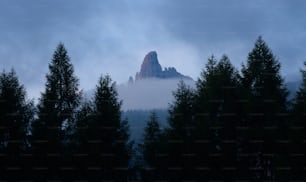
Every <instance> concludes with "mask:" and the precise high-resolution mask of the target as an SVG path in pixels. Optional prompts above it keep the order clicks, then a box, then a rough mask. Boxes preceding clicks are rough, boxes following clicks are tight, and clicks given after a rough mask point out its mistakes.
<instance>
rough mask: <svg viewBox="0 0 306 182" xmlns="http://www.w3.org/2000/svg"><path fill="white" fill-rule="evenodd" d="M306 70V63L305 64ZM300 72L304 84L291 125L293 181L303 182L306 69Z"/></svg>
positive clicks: (297, 95) (295, 104) (299, 93)
mask: <svg viewBox="0 0 306 182" xmlns="http://www.w3.org/2000/svg"><path fill="white" fill-rule="evenodd" d="M304 66H305V68H306V62H304ZM305 68H304V69H303V70H300V71H301V73H302V84H301V86H300V88H299V90H298V91H297V92H296V94H295V97H294V99H293V107H292V111H291V112H292V116H293V117H292V121H291V123H290V128H289V129H290V141H291V142H292V145H291V146H290V148H291V154H292V157H291V161H290V167H291V168H292V169H291V173H290V174H291V178H290V179H291V180H303V179H304V178H305V162H304V153H305V152H304V150H303V147H301V146H303V145H304V146H305V140H306V138H305V136H306V135H305V128H306V122H305V121H306V69H305Z"/></svg>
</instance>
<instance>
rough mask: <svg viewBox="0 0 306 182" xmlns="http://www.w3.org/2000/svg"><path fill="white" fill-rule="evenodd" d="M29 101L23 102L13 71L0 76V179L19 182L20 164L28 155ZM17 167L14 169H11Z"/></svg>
mask: <svg viewBox="0 0 306 182" xmlns="http://www.w3.org/2000/svg"><path fill="white" fill-rule="evenodd" d="M34 112H35V109H34V105H33V101H28V100H27V99H26V91H25V88H24V86H23V85H21V84H20V83H19V81H18V77H17V75H16V73H15V71H14V70H11V71H10V72H5V71H3V72H2V73H1V75H0V176H1V179H5V178H6V177H8V179H11V180H13V179H15V180H21V179H22V178H23V177H24V176H23V175H22V173H21V171H24V170H27V164H24V163H22V161H23V160H24V158H23V157H22V156H24V155H23V154H25V153H27V152H28V149H29V147H30V145H29V134H30V125H31V122H32V121H33V119H34ZM11 168H12V169H14V168H17V170H11Z"/></svg>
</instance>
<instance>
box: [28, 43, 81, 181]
mask: <svg viewBox="0 0 306 182" xmlns="http://www.w3.org/2000/svg"><path fill="white" fill-rule="evenodd" d="M78 86H79V81H78V79H77V77H76V76H75V75H74V68H73V65H72V64H71V61H70V58H69V56H68V53H67V50H66V48H65V47H64V45H63V44H62V43H60V44H59V45H58V46H57V48H56V50H55V52H54V54H53V58H52V61H51V63H50V64H49V73H48V74H47V75H46V84H45V91H44V92H43V93H42V94H41V98H40V100H39V104H38V119H37V121H35V123H33V140H32V143H33V151H35V153H36V155H37V157H38V158H37V161H38V163H39V165H42V166H45V165H47V166H45V167H48V168H49V170H48V171H49V173H48V174H49V176H48V179H50V180H51V179H59V168H60V165H61V152H63V151H64V150H63V147H64V146H65V145H66V144H67V143H68V142H69V138H68V136H69V135H71V132H72V131H71V128H72V127H73V123H74V117H75V111H76V108H77V107H78V104H79V100H80V94H79V89H78ZM37 177H39V176H37ZM41 177H42V176H41ZM42 178H43V177H42Z"/></svg>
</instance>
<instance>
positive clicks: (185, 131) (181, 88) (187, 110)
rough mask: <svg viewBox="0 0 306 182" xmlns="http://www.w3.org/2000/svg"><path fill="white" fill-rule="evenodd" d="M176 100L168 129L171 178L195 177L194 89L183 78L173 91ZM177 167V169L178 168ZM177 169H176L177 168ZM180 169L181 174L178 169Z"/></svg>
mask: <svg viewBox="0 0 306 182" xmlns="http://www.w3.org/2000/svg"><path fill="white" fill-rule="evenodd" d="M173 96H174V101H173V103H172V104H171V105H170V108H169V118H168V124H169V127H168V128H167V129H166V131H165V132H166V133H165V134H166V136H167V141H168V149H167V152H168V154H169V159H168V160H169V164H168V165H169V166H168V167H169V168H173V170H169V173H168V177H169V178H170V180H179V179H184V180H192V179H193V178H194V173H193V172H194V171H193V170H194V167H195V166H194V161H195V158H194V151H192V145H193V142H194V140H193V138H194V137H193V134H194V130H195V124H194V110H193V106H194V90H193V89H192V88H191V87H190V86H188V85H186V84H185V83H184V81H183V80H180V82H179V83H178V88H177V89H176V91H175V92H173ZM176 168H177V169H176ZM175 169H176V170H175ZM177 170H179V171H180V172H179V174H178V171H177Z"/></svg>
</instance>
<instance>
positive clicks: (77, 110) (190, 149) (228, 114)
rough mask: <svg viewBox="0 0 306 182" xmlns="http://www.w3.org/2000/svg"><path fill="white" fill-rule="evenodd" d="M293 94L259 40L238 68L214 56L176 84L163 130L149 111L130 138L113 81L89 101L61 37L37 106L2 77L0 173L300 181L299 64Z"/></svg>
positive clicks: (1, 176) (305, 99)
mask: <svg viewBox="0 0 306 182" xmlns="http://www.w3.org/2000/svg"><path fill="white" fill-rule="evenodd" d="M304 65H305V68H304V69H302V70H301V74H302V84H301V85H300V87H299V90H298V91H297V92H296V93H295V96H294V98H293V99H292V100H288V98H287V97H288V93H289V91H288V89H287V88H286V85H285V83H284V78H283V77H282V76H281V74H280V68H281V64H280V62H279V61H278V60H277V59H276V57H275V55H274V54H273V53H272V50H271V49H270V48H269V47H268V45H267V44H266V43H265V41H264V40H263V39H262V37H258V39H257V40H256V42H255V45H254V48H253V49H252V50H251V51H250V53H249V54H248V57H247V62H246V63H245V64H243V65H242V69H241V70H240V71H239V70H237V69H236V68H235V67H234V66H233V65H232V64H231V61H230V59H229V57H228V56H226V55H223V56H222V57H221V59H219V60H217V59H216V58H215V57H214V56H211V57H210V58H209V59H208V61H207V63H206V65H205V67H204V68H203V70H202V72H201V74H200V76H199V78H198V79H197V81H196V87H195V88H191V87H190V86H188V85H186V84H185V83H184V81H180V82H179V84H178V88H177V90H176V91H174V93H173V96H174V101H173V102H172V103H171V105H170V106H169V111H168V112H169V117H168V127H166V128H161V127H160V124H159V122H158V120H159V118H158V117H157V115H156V114H155V113H154V112H152V114H151V116H150V118H149V119H148V121H144V122H147V125H146V127H145V130H144V135H143V139H142V142H141V143H139V144H135V143H134V142H133V141H131V139H130V138H129V136H130V129H129V125H128V121H127V120H126V119H124V118H122V113H121V105H122V101H120V100H119V99H118V93H117V90H116V85H115V82H113V81H112V79H111V77H110V76H109V75H102V76H101V77H100V78H99V80H98V83H97V85H96V88H95V93H94V97H93V99H89V100H86V99H84V98H83V96H82V92H81V91H80V89H79V80H78V78H77V77H76V76H75V75H74V68H73V65H72V64H71V61H70V58H69V56H68V53H67V51H66V49H65V47H64V45H63V44H62V43H60V44H59V45H58V46H57V48H56V50H55V52H54V54H53V57H52V60H51V63H50V64H49V72H48V73H47V75H46V83H45V89H44V91H43V92H42V94H41V97H40V99H39V102H38V104H37V105H35V104H34V102H33V101H31V100H28V99H27V97H26V90H25V88H24V86H23V85H22V84H20V83H19V80H18V77H17V74H16V73H15V71H14V70H11V71H9V72H6V71H3V72H2V73H1V75H0V180H8V181H21V180H33V181H47V180H51V181H52V180H53V181H77V180H88V181H278V180H280V181H288V180H303V179H305V174H306V173H305V162H304V148H305V123H306V62H305V63H304Z"/></svg>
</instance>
